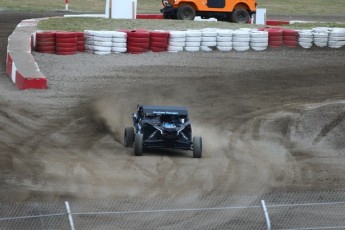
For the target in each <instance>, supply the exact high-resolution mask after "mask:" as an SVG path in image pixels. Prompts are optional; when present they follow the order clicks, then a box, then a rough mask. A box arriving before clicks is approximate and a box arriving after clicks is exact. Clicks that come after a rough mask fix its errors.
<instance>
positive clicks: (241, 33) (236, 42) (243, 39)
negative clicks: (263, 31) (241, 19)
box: [232, 30, 250, 52]
mask: <svg viewBox="0 0 345 230" xmlns="http://www.w3.org/2000/svg"><path fill="white" fill-rule="evenodd" d="M249 42H250V32H249V31H247V30H235V31H234V33H233V38H232V48H233V49H234V50H236V51H239V52H243V51H247V50H249V49H250V44H249Z"/></svg>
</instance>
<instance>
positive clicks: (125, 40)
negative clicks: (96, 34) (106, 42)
mask: <svg viewBox="0 0 345 230" xmlns="http://www.w3.org/2000/svg"><path fill="white" fill-rule="evenodd" d="M112 42H114V43H115V42H118V43H124V42H127V38H112Z"/></svg>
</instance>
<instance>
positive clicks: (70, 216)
mask: <svg viewBox="0 0 345 230" xmlns="http://www.w3.org/2000/svg"><path fill="white" fill-rule="evenodd" d="M65 205H66V210H67V215H68V219H69V224H70V226H71V230H75V228H74V223H73V218H72V213H71V209H70V207H69V203H68V201H65Z"/></svg>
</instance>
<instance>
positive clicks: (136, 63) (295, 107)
mask: <svg viewBox="0 0 345 230" xmlns="http://www.w3.org/2000/svg"><path fill="white" fill-rule="evenodd" d="M36 16H37V17H42V16H43V14H42V15H41V14H26V13H25V14H19V15H18V14H13V15H12V14H11V13H5V14H4V13H0V17H1V18H0V19H1V20H0V22H1V27H0V28H1V30H2V31H1V42H0V47H1V60H2V62H1V78H0V92H1V95H0V127H1V128H0V134H1V140H0V154H1V155H0V162H1V163H0V164H1V167H0V172H1V174H0V175H1V176H0V180H1V187H0V200H3V201H23V200H40V201H42V200H55V199H66V198H69V199H112V198H134V197H135V198H143V197H145V198H146V197H151V198H154V197H176V198H179V197H198V196H205V195H230V194H243V193H250V194H253V193H257V194H261V193H265V192H272V191H277V192H280V191H284V192H286V191H320V190H321V191H322V190H342V189H344V184H345V183H344V182H345V167H344V166H345V160H344V152H345V151H344V150H345V143H344V141H343V140H344V134H343V133H344V128H345V121H344V119H345V115H344V114H345V108H344V103H345V100H344V99H345V83H344V71H345V64H344V58H345V50H344V48H342V49H339V50H333V49H329V48H327V49H317V48H313V49H311V50H303V49H296V50H291V49H285V48H282V49H280V50H268V51H265V52H254V51H251V52H246V53H236V52H231V53H221V52H212V53H197V54H196V53H178V54H169V53H163V54H159V55H157V54H153V53H147V54H142V55H112V56H107V57H99V56H95V55H91V54H78V55H74V56H68V57H62V56H55V55H45V54H38V53H34V56H35V58H36V61H37V62H38V64H39V66H40V68H41V70H42V72H43V73H44V74H45V75H46V76H47V77H48V79H49V89H48V90H46V91H32V90H28V91H18V90H17V89H16V88H15V87H14V86H13V85H12V83H11V82H10V81H9V79H8V77H7V76H6V74H5V73H4V72H5V70H4V67H5V64H4V62H5V53H6V44H7V37H8V35H9V34H10V33H11V30H13V28H14V27H15V25H16V24H17V23H19V22H20V20H21V19H24V18H32V17H36ZM137 103H148V104H164V105H165V104H170V105H175V104H180V105H186V106H188V107H189V108H190V112H191V114H190V115H191V120H192V121H193V122H194V123H193V126H194V127H195V129H194V133H195V134H200V135H201V136H203V139H204V157H203V158H202V159H193V158H191V153H190V152H183V151H165V150H162V151H150V152H146V153H145V154H144V156H143V157H134V156H133V153H132V150H131V149H126V148H124V147H123V145H122V133H123V128H124V127H125V126H128V125H130V124H131V122H130V113H131V112H133V111H134V110H135V108H136V104H137Z"/></svg>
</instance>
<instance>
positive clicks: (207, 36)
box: [200, 29, 218, 51]
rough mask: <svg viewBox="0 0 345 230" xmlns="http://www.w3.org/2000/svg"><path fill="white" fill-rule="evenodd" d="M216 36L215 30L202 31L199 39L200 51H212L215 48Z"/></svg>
mask: <svg viewBox="0 0 345 230" xmlns="http://www.w3.org/2000/svg"><path fill="white" fill-rule="evenodd" d="M217 35H218V32H217V31H216V30H210V29H205V30H203V31H202V37H201V46H200V49H201V51H212V50H213V49H215V48H216V47H217Z"/></svg>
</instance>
